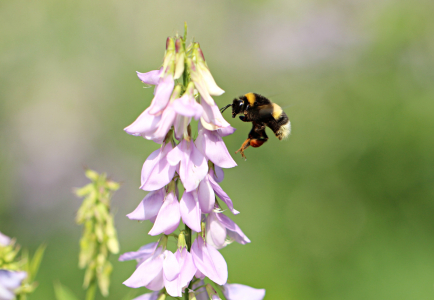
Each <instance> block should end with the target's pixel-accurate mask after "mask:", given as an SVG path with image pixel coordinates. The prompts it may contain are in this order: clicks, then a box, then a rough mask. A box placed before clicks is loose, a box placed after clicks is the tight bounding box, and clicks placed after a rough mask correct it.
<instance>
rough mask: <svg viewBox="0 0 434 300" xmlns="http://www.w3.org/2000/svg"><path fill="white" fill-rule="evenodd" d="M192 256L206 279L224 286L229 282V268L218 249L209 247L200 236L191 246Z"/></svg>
mask: <svg viewBox="0 0 434 300" xmlns="http://www.w3.org/2000/svg"><path fill="white" fill-rule="evenodd" d="M191 254H192V255H193V261H194V264H195V265H196V267H197V269H198V270H199V271H200V272H201V273H202V274H203V275H205V276H206V277H208V278H209V279H211V280H212V281H214V282H215V283H217V284H218V285H223V284H225V283H226V281H227V280H228V266H227V264H226V261H225V259H224V258H223V256H222V255H221V254H220V252H218V250H217V249H215V248H214V247H212V246H211V245H207V244H206V243H205V242H204V240H203V239H202V237H201V236H198V237H197V238H196V240H195V241H194V243H193V245H192V246H191Z"/></svg>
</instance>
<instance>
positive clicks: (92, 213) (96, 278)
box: [75, 170, 119, 300]
mask: <svg viewBox="0 0 434 300" xmlns="http://www.w3.org/2000/svg"><path fill="white" fill-rule="evenodd" d="M86 177H87V178H89V179H90V180H91V181H92V182H91V183H89V184H87V185H86V186H84V187H82V188H80V189H77V190H76V191H75V194H76V195H77V196H78V197H84V200H83V203H82V205H81V207H80V208H79V209H78V212H77V217H76V222H77V224H83V225H84V230H83V236H82V238H81V240H80V254H79V267H80V268H81V269H86V271H85V275H84V281H83V288H84V289H85V290H86V300H93V299H95V296H96V287H97V286H98V287H99V290H100V292H101V294H102V295H103V296H104V297H107V296H108V294H109V287H110V274H111V272H112V269H113V267H112V265H111V263H110V262H109V260H108V259H109V255H110V254H117V253H118V252H119V242H118V239H117V234H116V229H115V227H114V221H113V215H112V214H111V213H110V200H111V197H112V195H113V192H114V191H116V190H118V189H119V184H118V183H116V182H114V181H111V180H107V176H106V175H105V174H98V173H96V172H95V171H92V170H86Z"/></svg>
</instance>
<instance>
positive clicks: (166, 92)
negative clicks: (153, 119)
mask: <svg viewBox="0 0 434 300" xmlns="http://www.w3.org/2000/svg"><path fill="white" fill-rule="evenodd" d="M174 87H175V81H174V79H173V75H171V74H167V75H166V76H165V77H163V78H160V80H159V82H158V86H157V90H156V91H155V96H154V99H153V100H152V103H151V106H150V107H149V113H150V114H151V115H155V114H158V113H160V112H161V111H162V110H163V109H164V108H165V107H166V106H167V104H168V103H169V99H170V95H172V91H173V88H174Z"/></svg>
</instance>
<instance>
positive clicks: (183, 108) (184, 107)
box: [173, 82, 203, 120]
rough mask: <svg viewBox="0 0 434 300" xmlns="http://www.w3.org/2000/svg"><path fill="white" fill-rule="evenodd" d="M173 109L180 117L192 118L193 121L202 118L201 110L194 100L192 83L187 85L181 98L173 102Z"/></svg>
mask: <svg viewBox="0 0 434 300" xmlns="http://www.w3.org/2000/svg"><path fill="white" fill-rule="evenodd" d="M173 108H174V109H175V111H176V112H177V113H178V114H180V115H183V116H186V117H194V119H195V120H199V118H200V117H201V116H202V113H203V108H202V106H201V105H200V104H199V103H197V101H196V99H195V98H194V83H193V82H190V83H189V84H188V85H187V89H186V91H185V92H184V94H183V95H182V97H181V98H179V99H177V100H175V101H174V103H173Z"/></svg>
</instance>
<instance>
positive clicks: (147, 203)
mask: <svg viewBox="0 0 434 300" xmlns="http://www.w3.org/2000/svg"><path fill="white" fill-rule="evenodd" d="M164 194H165V193H164V190H163V189H159V190H156V191H152V192H149V193H148V194H147V195H146V197H145V198H143V200H142V201H141V202H140V204H139V206H137V208H136V209H135V210H134V211H133V212H132V213H129V214H128V215H127V217H128V218H129V219H130V220H141V221H144V220H149V219H152V218H154V217H156V216H157V214H158V212H159V210H160V208H161V206H162V205H163V200H164Z"/></svg>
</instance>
